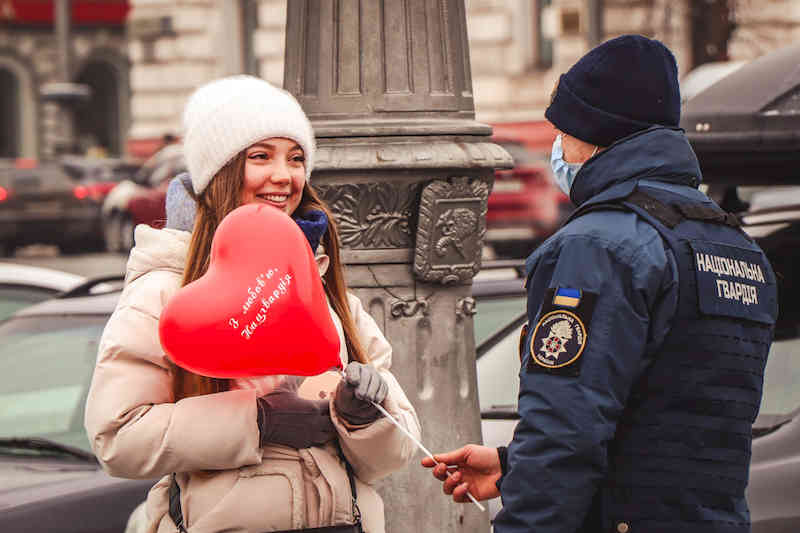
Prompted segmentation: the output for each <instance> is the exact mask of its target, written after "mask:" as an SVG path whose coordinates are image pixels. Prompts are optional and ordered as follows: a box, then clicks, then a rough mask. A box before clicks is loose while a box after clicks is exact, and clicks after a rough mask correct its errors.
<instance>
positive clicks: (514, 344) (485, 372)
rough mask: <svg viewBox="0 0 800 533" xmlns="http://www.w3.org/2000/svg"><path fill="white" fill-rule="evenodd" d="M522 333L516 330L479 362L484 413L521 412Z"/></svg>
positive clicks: (479, 380)
mask: <svg viewBox="0 0 800 533" xmlns="http://www.w3.org/2000/svg"><path fill="white" fill-rule="evenodd" d="M521 331H522V326H520V327H518V328H516V329H514V330H512V331H511V333H509V334H508V335H506V336H505V337H503V338H502V339H501V340H500V341H499V342H498V343H497V344H495V345H494V346H493V347H492V348H490V349H489V350H488V351H487V352H486V353H484V354H483V355H482V356H481V357H480V358H479V359H478V361H477V373H478V399H479V401H480V406H481V412H486V411H496V410H502V411H511V412H516V410H517V396H518V395H519V369H520V361H519V337H520V333H521Z"/></svg>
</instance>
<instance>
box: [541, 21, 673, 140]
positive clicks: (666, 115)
mask: <svg viewBox="0 0 800 533" xmlns="http://www.w3.org/2000/svg"><path fill="white" fill-rule="evenodd" d="M680 115H681V97H680V89H679V88H678V66H677V64H676V63H675V56H673V55H672V52H670V51H669V49H668V48H667V47H666V46H664V45H663V44H662V43H661V42H660V41H656V40H654V39H648V38H647V37H642V36H641V35H623V36H622V37H617V38H616V39H611V40H610V41H607V42H605V43H603V44H601V45H599V46H597V47H596V48H594V49H592V50H591V51H589V53H587V54H586V55H585V56H583V57H582V58H581V59H580V60H579V61H578V62H577V63H575V65H573V67H572V68H571V69H569V71H567V73H566V74H562V75H561V77H560V78H559V80H558V85H557V86H556V88H555V90H554V91H553V96H552V100H551V102H550V106H548V108H547V111H545V117H547V119H548V120H549V121H550V122H552V123H553V124H554V125H555V127H556V128H558V129H559V130H561V131H563V132H564V133H567V134H569V135H572V136H573V137H576V138H578V139H580V140H582V141H584V142H588V143H592V144H596V145H598V146H608V145H610V144H612V143H613V142H614V141H616V140H618V139H621V138H623V137H627V136H628V135H630V134H632V133H635V132H637V131H640V130H643V129H647V128H649V127H651V126H653V125H655V124H660V125H664V126H676V127H677V126H678V123H679V122H680Z"/></svg>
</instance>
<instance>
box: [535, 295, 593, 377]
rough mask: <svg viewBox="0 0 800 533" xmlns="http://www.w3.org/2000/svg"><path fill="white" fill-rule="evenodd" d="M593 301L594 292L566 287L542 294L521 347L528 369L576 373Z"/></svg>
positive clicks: (567, 373)
mask: <svg viewBox="0 0 800 533" xmlns="http://www.w3.org/2000/svg"><path fill="white" fill-rule="evenodd" d="M596 301H597V294H595V293H593V292H586V291H584V290H581V289H574V288H569V287H556V288H554V289H549V290H548V291H547V292H546V293H545V300H544V303H543V304H542V309H541V311H540V318H539V321H538V323H537V324H536V327H535V329H534V330H533V334H532V335H531V336H530V342H528V343H527V345H526V346H525V348H526V349H527V351H528V352H529V353H530V358H529V359H528V364H527V369H528V372H544V373H547V374H559V375H568V376H577V375H578V374H580V367H581V355H582V354H583V352H584V349H585V348H586V343H587V341H588V339H589V325H590V323H591V321H592V314H593V313H594V306H595V303H596Z"/></svg>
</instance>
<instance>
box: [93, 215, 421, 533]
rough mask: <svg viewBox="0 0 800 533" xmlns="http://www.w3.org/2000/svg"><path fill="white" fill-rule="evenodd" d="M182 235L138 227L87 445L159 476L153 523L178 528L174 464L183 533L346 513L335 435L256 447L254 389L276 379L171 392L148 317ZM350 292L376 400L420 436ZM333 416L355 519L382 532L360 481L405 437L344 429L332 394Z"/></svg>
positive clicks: (112, 465) (394, 459) (169, 279)
mask: <svg viewBox="0 0 800 533" xmlns="http://www.w3.org/2000/svg"><path fill="white" fill-rule="evenodd" d="M189 239H190V234H189V233H186V232H181V231H175V230H154V229H152V228H150V227H148V226H138V227H137V228H136V247H135V248H134V249H133V250H132V251H131V256H130V259H129V260H128V266H127V274H126V286H125V289H124V290H123V292H122V296H121V298H120V301H119V303H118V305H117V308H116V310H115V311H114V313H113V315H112V316H111V318H110V320H109V322H108V324H107V325H106V328H105V331H104V332H103V336H102V338H101V341H100V347H99V353H98V358H97V365H96V368H95V372H94V377H93V379H92V386H91V389H90V391H89V398H88V401H87V405H86V419H85V424H86V431H87V432H88V434H89V439H90V441H91V442H92V446H93V448H94V451H95V454H96V455H97V457H98V458H99V460H100V462H101V463H102V465H103V467H104V468H105V470H106V471H107V472H108V473H109V474H111V475H113V476H118V477H127V478H150V477H157V476H164V477H163V478H162V479H161V481H159V482H158V483H157V484H156V485H155V486H154V487H153V488H152V489H151V490H150V494H149V496H148V498H147V504H146V510H147V521H148V525H149V528H148V531H150V532H153V533H155V532H158V533H163V532H174V531H176V530H177V529H176V527H175V525H174V524H173V522H172V520H171V519H170V517H169V515H168V508H169V500H168V487H169V477H170V476H169V474H170V473H172V472H177V473H178V475H177V480H178V485H179V486H180V488H181V504H182V505H181V506H182V509H183V514H184V520H185V523H186V524H187V527H188V531H189V532H190V533H206V532H209V533H210V532H217V531H222V530H225V531H230V532H234V531H236V532H239V531H247V532H254V533H260V532H266V531H275V530H284V529H299V528H309V527H321V526H327V525H338V524H345V523H351V522H352V505H351V500H350V487H349V483H348V479H347V474H346V471H345V469H344V468H343V465H342V463H341V462H340V460H339V458H338V454H337V451H336V448H335V445H334V444H333V443H330V444H327V445H325V446H324V447H313V448H307V449H301V450H296V449H293V448H288V447H285V446H280V445H268V446H265V447H263V448H259V446H258V444H259V430H258V426H257V423H256V419H257V416H256V398H257V396H259V395H261V394H264V393H265V392H268V391H269V390H271V389H272V388H273V387H274V386H275V381H276V379H275V378H274V377H266V378H262V379H247V380H237V381H235V382H234V383H233V385H232V390H230V391H228V392H223V393H218V394H211V395H205V396H198V397H193V398H185V399H182V400H180V401H178V402H174V398H173V394H172V375H171V372H170V366H169V364H168V362H167V360H166V356H165V354H164V352H163V350H162V348H161V345H160V343H159V340H158V319H159V316H160V313H161V310H162V309H163V307H164V305H165V304H166V302H167V301H168V300H169V298H170V296H172V295H173V294H174V293H175V291H177V290H178V288H179V287H180V284H181V279H182V274H183V266H184V261H185V258H186V253H187V249H188V244H189ZM349 301H350V309H351V312H352V314H353V318H354V320H355V323H356V327H357V329H358V331H359V333H360V336H361V337H360V340H361V343H362V345H363V346H364V348H365V349H366V351H367V353H368V355H369V357H370V359H371V361H372V363H373V364H374V365H375V366H376V367H377V368H378V369H379V370H380V372H381V375H382V376H383V378H384V379H385V380H386V382H387V384H388V385H389V394H388V396H387V398H386V400H385V401H384V403H383V405H384V407H385V408H386V409H387V410H388V411H389V412H390V413H391V414H392V415H393V416H394V417H395V418H396V419H397V420H399V421H400V423H401V424H403V426H404V427H405V428H406V429H407V430H408V431H409V432H410V433H411V434H413V435H415V436H417V437H418V436H419V433H420V426H419V422H418V420H417V417H416V413H415V412H414V409H413V407H412V406H411V404H410V403H409V401H408V399H407V398H406V395H405V394H404V393H403V390H402V389H401V388H400V385H399V384H398V382H397V380H396V379H395V378H394V376H392V374H391V373H390V372H389V367H390V365H391V354H392V352H391V347H390V346H389V343H388V342H387V341H386V339H385V338H384V336H383V334H382V333H381V331H380V329H379V328H378V326H377V324H376V323H375V321H374V320H373V319H372V317H371V316H370V315H369V314H368V313H367V312H366V311H365V310H364V309H363V307H362V305H361V302H360V301H359V300H358V298H356V297H355V296H353V295H349ZM334 315H335V313H334ZM334 318H335V322H336V323H337V327H338V328H339V331H340V335H341V325H340V323H339V322H338V317H335V316H334ZM342 346H344V341H342ZM341 355H342V356H343V357H346V352H345V351H343V352H342V354H341ZM344 362H345V363H346V360H345V361H344ZM331 418H332V419H333V422H334V425H335V427H336V430H337V432H338V435H339V439H338V440H339V443H340V445H341V448H342V450H343V451H344V454H345V456H346V457H347V459H348V460H349V462H350V464H352V465H353V469H354V470H355V473H356V476H357V492H358V506H359V508H360V510H361V513H362V520H363V523H364V529H365V530H366V531H367V532H369V533H381V532H383V531H384V516H383V502H382V501H381V498H380V496H379V495H378V494H377V492H376V491H375V490H374V489H373V488H372V487H371V486H369V483H371V482H373V481H375V480H377V479H379V478H381V477H383V476H386V475H388V474H389V473H391V472H393V471H395V470H398V469H400V468H403V467H404V466H405V465H406V464H407V463H408V461H409V460H410V459H411V457H412V455H413V454H414V452H415V448H414V444H413V443H412V441H411V440H410V439H409V438H408V437H406V436H405V435H404V434H403V432H401V431H400V430H399V429H398V428H396V427H395V426H394V425H392V423H391V422H389V421H388V420H386V419H383V418H381V419H379V420H377V421H376V422H374V423H372V424H370V425H368V426H366V427H362V428H358V429H352V428H348V426H347V425H346V424H345V423H343V422H342V420H341V419H340V418H339V417H338V415H337V413H336V410H335V409H334V407H333V404H332V403H331Z"/></svg>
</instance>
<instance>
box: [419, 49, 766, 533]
mask: <svg viewBox="0 0 800 533" xmlns="http://www.w3.org/2000/svg"><path fill="white" fill-rule="evenodd" d="M545 115H546V117H547V119H548V120H549V121H550V122H551V123H552V124H553V125H554V126H555V128H556V129H557V130H558V137H557V138H556V140H555V142H554V144H553V152H552V157H551V163H552V167H553V173H554V176H555V179H556V182H557V183H558V185H559V187H561V188H562V189H563V190H564V192H565V193H567V194H569V196H570V199H571V200H572V202H573V203H574V204H575V205H576V207H577V210H576V211H575V213H574V214H573V215H572V216H571V217H570V219H569V220H568V221H567V222H566V223H565V224H564V226H563V227H562V228H561V229H560V230H559V231H558V232H557V233H556V234H555V235H553V236H552V237H551V238H550V239H548V240H547V241H546V242H544V243H543V244H542V245H541V246H540V247H539V248H538V249H536V250H535V251H534V252H533V253H532V254H531V255H530V257H528V259H527V262H526V268H527V273H528V277H527V282H526V287H527V291H528V303H527V306H528V307H527V311H528V324H529V325H530V327H527V328H525V330H524V331H523V338H522V339H521V342H520V358H521V363H522V364H521V370H520V375H519V379H520V393H519V415H520V421H519V424H518V425H517V427H516V430H515V433H514V438H513V441H512V442H511V443H510V444H509V445H508V447H507V448H498V449H494V448H488V447H483V446H476V445H467V446H465V447H463V448H461V449H458V450H455V451H452V452H448V453H443V454H439V455H438V456H436V458H437V461H439V463H438V464H435V463H434V462H433V461H432V460H430V459H424V460H423V466H426V467H430V468H433V474H434V476H436V477H437V478H438V479H440V480H442V481H444V491H445V493H447V494H452V496H453V499H454V500H455V501H457V502H463V501H465V500H466V497H467V491H469V492H470V494H472V495H473V496H475V497H476V498H478V499H488V498H492V497H496V496H498V495H499V496H501V497H502V502H503V508H502V510H501V511H500V512H499V513H498V515H497V517H496V519H495V521H494V531H495V533H517V532H520V533H522V532H530V531H535V532H537V533H556V532H558V533H573V532H586V533H589V532H592V533H594V532H598V533H599V532H617V533H628V532H632V533H635V532H647V533H667V532H669V533H682V532H687V533H688V532H692V533H746V532H749V531H750V515H749V511H748V507H747V502H746V500H745V496H744V491H745V487H746V485H747V479H748V469H749V462H750V447H751V424H752V422H753V420H754V419H755V417H756V415H757V413H758V408H759V404H760V401H761V390H762V382H763V372H764V365H765V363H766V358H767V353H768V352H769V347H770V343H771V341H772V331H773V327H774V322H775V319H776V316H777V295H776V287H775V275H774V273H773V271H772V269H771V267H770V264H769V262H768V261H767V259H766V257H765V255H764V254H763V252H762V251H761V249H760V248H759V247H758V246H757V245H756V244H755V243H753V242H752V240H751V239H750V238H749V237H748V236H747V235H746V234H745V233H744V232H743V231H742V230H741V228H740V227H739V222H738V219H737V218H736V217H735V216H733V215H731V214H729V213H726V212H725V211H723V210H722V209H720V208H719V206H717V205H716V204H715V203H714V202H713V201H712V200H710V199H709V198H708V197H707V196H706V195H705V194H703V193H702V192H700V191H699V190H698V185H699V183H700V181H701V173H700V167H699V164H698V161H697V158H696V157H695V154H694V152H693V151H692V149H691V147H690V145H689V143H688V142H687V140H686V137H685V135H684V132H683V131H682V130H681V129H679V127H678V123H679V118H680V95H679V90H678V74H677V66H676V63H675V58H674V57H673V55H672V53H671V52H670V51H669V50H668V49H667V48H666V47H665V46H664V45H663V44H662V43H660V42H658V41H655V40H651V39H647V38H645V37H642V36H637V35H625V36H622V37H619V38H616V39H612V40H610V41H608V42H606V43H604V44H601V45H600V46H598V47H596V48H595V49H593V50H591V51H590V52H589V53H587V54H586V55H585V56H584V57H583V58H581V59H580V60H579V61H578V62H577V63H576V64H575V65H574V66H573V67H572V68H571V69H570V70H569V71H568V72H567V73H566V74H564V75H562V76H561V78H560V79H559V81H558V85H557V86H556V89H555V90H554V93H553V96H552V100H551V103H550V105H549V107H548V108H547V111H546V113H545Z"/></svg>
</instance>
